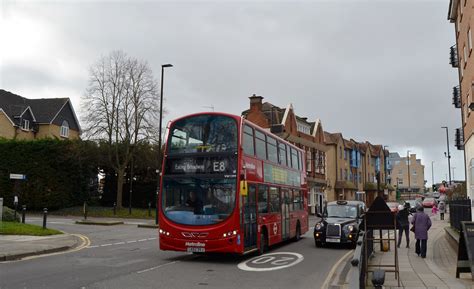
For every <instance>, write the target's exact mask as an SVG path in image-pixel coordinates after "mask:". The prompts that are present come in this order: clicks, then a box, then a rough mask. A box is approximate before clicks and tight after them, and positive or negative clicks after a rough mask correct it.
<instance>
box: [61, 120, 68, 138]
mask: <svg viewBox="0 0 474 289" xmlns="http://www.w3.org/2000/svg"><path fill="white" fill-rule="evenodd" d="M59 135H60V136H62V137H69V124H68V123H67V121H63V124H62V125H61V131H60V133H59Z"/></svg>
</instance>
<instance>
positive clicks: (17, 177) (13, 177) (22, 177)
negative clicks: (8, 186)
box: [10, 174, 26, 180]
mask: <svg viewBox="0 0 474 289" xmlns="http://www.w3.org/2000/svg"><path fill="white" fill-rule="evenodd" d="M10 180H26V175H22V174H10Z"/></svg>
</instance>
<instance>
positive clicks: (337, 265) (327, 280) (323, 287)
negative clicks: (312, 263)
mask: <svg viewBox="0 0 474 289" xmlns="http://www.w3.org/2000/svg"><path fill="white" fill-rule="evenodd" d="M350 254H354V250H350V251H349V252H347V253H346V254H344V256H342V257H341V258H340V259H339V260H338V261H337V262H336V264H334V266H332V268H331V271H329V273H328V276H327V277H326V280H324V283H323V286H321V288H322V289H327V288H329V282H331V278H332V275H334V272H335V271H336V270H337V268H338V267H339V266H340V265H341V263H342V261H344V260H345V259H346V258H347V257H348V256H349V255H350Z"/></svg>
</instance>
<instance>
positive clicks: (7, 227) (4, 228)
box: [0, 222, 62, 236]
mask: <svg viewBox="0 0 474 289" xmlns="http://www.w3.org/2000/svg"><path fill="white" fill-rule="evenodd" d="M57 234H62V232H61V231H58V230H54V229H48V228H46V229H43V227H40V226H36V225H31V224H23V223H18V222H0V235H30V236H49V235H57Z"/></svg>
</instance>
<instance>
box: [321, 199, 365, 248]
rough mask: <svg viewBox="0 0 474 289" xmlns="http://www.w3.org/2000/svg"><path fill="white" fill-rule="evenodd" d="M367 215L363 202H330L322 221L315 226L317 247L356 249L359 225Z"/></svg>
mask: <svg viewBox="0 0 474 289" xmlns="http://www.w3.org/2000/svg"><path fill="white" fill-rule="evenodd" d="M364 213H365V203H364V202H361V201H335V202H329V203H328V204H327V206H326V209H325V211H324V214H323V215H321V214H318V216H319V217H321V218H322V220H321V221H320V222H319V223H316V225H315V226H314V242H315V244H316V247H321V246H323V245H325V244H326V243H336V244H350V245H351V246H353V247H355V246H356V244H357V243H356V242H357V236H358V233H359V225H360V222H361V221H362V217H363V215H364Z"/></svg>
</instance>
